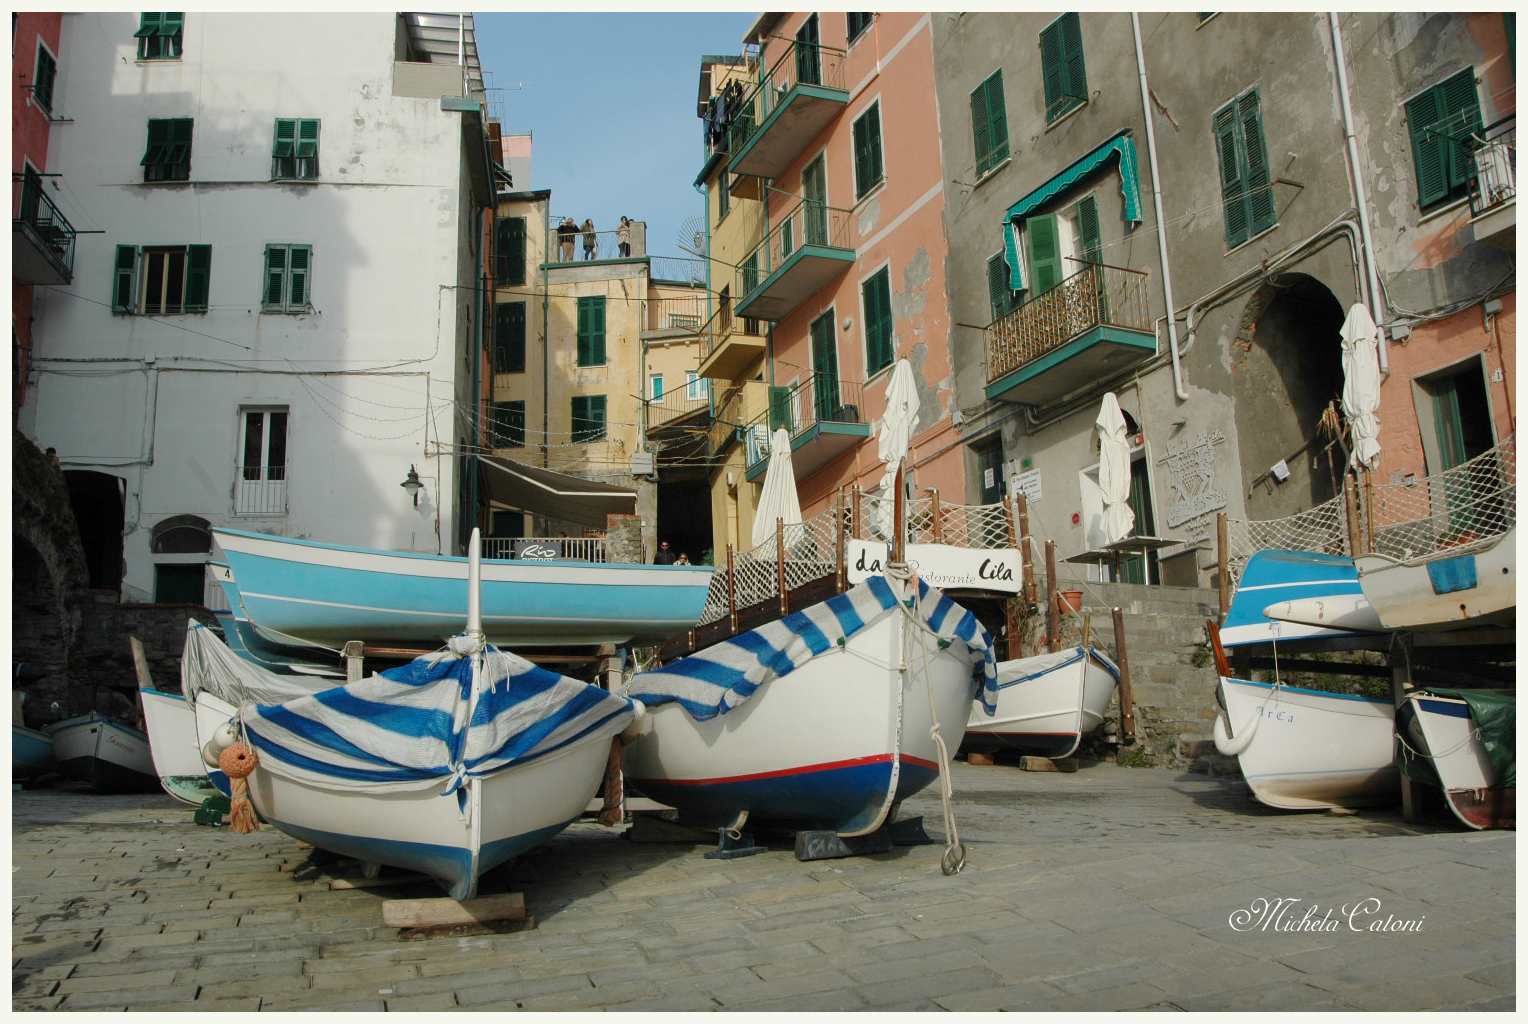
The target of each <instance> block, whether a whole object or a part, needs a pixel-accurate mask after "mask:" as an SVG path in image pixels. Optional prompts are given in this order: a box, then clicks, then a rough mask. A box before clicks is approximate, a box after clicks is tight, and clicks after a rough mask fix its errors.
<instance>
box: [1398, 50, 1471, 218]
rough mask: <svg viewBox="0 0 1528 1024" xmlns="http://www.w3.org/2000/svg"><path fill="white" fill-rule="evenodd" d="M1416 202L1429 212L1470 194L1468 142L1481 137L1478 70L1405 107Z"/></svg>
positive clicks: (1459, 74) (1423, 95)
mask: <svg viewBox="0 0 1528 1024" xmlns="http://www.w3.org/2000/svg"><path fill="white" fill-rule="evenodd" d="M1406 120H1407V122H1408V123H1409V125H1410V128H1411V157H1412V159H1413V160H1414V161H1415V162H1416V169H1417V200H1418V204H1419V205H1420V206H1421V208H1422V209H1424V210H1426V209H1428V208H1430V207H1433V206H1439V205H1441V204H1443V203H1449V202H1453V201H1454V200H1455V199H1462V198H1464V197H1465V196H1467V195H1468V194H1469V188H1470V177H1471V175H1472V174H1473V173H1474V170H1475V161H1474V159H1473V158H1472V155H1471V152H1470V147H1469V141H1470V136H1471V135H1472V134H1475V133H1477V132H1479V131H1480V128H1481V119H1480V99H1479V97H1478V96H1477V95H1476V92H1475V69H1474V68H1466V69H1464V70H1463V71H1461V72H1459V73H1458V74H1457V75H1455V76H1454V77H1452V78H1450V79H1449V80H1448V81H1446V82H1442V83H1439V84H1438V85H1435V86H1433V87H1432V88H1431V89H1428V90H1427V91H1426V92H1424V93H1422V95H1420V96H1417V97H1416V98H1414V99H1412V100H1410V101H1409V102H1408V103H1407V104H1406Z"/></svg>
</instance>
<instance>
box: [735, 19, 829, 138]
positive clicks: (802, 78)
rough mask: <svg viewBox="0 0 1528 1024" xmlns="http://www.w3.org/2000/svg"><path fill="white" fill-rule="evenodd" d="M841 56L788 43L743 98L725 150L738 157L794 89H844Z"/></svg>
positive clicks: (811, 46)
mask: <svg viewBox="0 0 1528 1024" xmlns="http://www.w3.org/2000/svg"><path fill="white" fill-rule="evenodd" d="M844 54H845V51H843V50H837V49H834V48H833V47H830V46H821V45H816V44H807V43H801V42H796V41H792V42H791V43H790V44H789V45H788V46H787V47H786V48H785V50H784V51H783V52H782V53H781V55H780V58H779V59H778V60H776V61H775V62H774V64H772V65H770V68H769V70H768V71H766V72H765V73H764V74H763V75H762V76H760V79H759V81H758V83H757V84H755V85H754V87H753V88H752V89H750V90H749V91H748V92H747V93H746V94H745V95H744V96H743V103H742V110H741V111H740V112H739V113H738V114H737V115H735V116H734V117H733V118H732V121H731V124H730V125H729V126H728V129H727V146H728V150H729V151H730V152H732V153H738V152H740V151H741V150H742V148H743V147H744V146H745V145H747V143H748V140H749V139H751V138H752V137H753V135H754V133H755V132H757V131H758V130H759V128H760V126H762V125H763V124H764V122H765V121H767V120H769V115H770V114H773V113H774V112H775V110H776V109H777V108H778V107H779V106H780V105H781V104H782V103H783V102H784V101H785V99H786V97H788V96H789V95H790V92H791V90H792V89H794V88H795V87H796V86H798V85H822V86H827V87H828V88H830V89H844V88H846V86H845V85H844Z"/></svg>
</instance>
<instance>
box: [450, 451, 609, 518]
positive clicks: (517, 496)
mask: <svg viewBox="0 0 1528 1024" xmlns="http://www.w3.org/2000/svg"><path fill="white" fill-rule="evenodd" d="M478 465H479V466H480V467H481V477H480V479H481V480H482V482H483V487H484V490H485V491H486V492H487V494H488V498H489V500H490V501H492V502H493V503H494V504H495V505H507V506H508V507H510V508H518V509H524V510H525V511H526V512H534V513H536V514H537V515H543V516H550V517H552V518H553V519H561V520H562V521H564V522H568V523H577V524H578V525H579V526H588V527H592V528H594V529H598V530H603V529H605V525H606V523H605V517H606V516H610V515H625V516H630V515H636V512H637V492H636V491H634V490H632V489H631V488H629V487H616V486H614V485H613V484H602V483H599V482H598V481H596V480H584V479H582V478H581V477H576V476H568V475H567V474H566V473H558V472H555V471H553V470H550V469H542V468H541V467H539V466H527V465H526V464H525V463H523V462H516V461H515V460H514V459H504V458H499V457H497V456H493V455H479V456H478Z"/></svg>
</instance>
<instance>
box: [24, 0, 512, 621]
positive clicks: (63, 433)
mask: <svg viewBox="0 0 1528 1024" xmlns="http://www.w3.org/2000/svg"><path fill="white" fill-rule="evenodd" d="M59 49H60V56H59V61H58V73H57V82H56V87H55V102H54V107H53V110H54V116H55V117H56V118H61V119H63V120H61V121H59V122H58V123H56V124H55V125H54V130H53V135H52V146H53V147H54V148H53V151H52V158H51V160H50V163H51V165H52V166H51V168H50V169H51V170H52V171H55V172H57V174H58V175H59V176H58V177H56V178H53V179H52V181H54V182H55V183H57V184H58V186H59V187H57V188H55V189H54V190H53V191H54V194H56V195H58V196H59V197H60V199H59V205H60V206H61V207H66V208H67V213H68V215H69V216H70V219H71V221H72V222H73V224H74V225H75V227H77V228H79V229H80V232H81V233H80V235H79V237H78V241H77V250H76V255H75V264H74V276H73V280H72V282H71V283H70V284H68V285H65V286H58V287H48V288H39V289H38V294H37V301H36V313H35V324H34V331H35V343H34V349H35V351H34V356H35V358H34V364H33V369H32V372H31V374H30V377H29V380H28V382H27V384H28V388H29V389H30V390H29V394H28V396H27V403H26V405H25V408H24V412H23V418H22V422H21V428H22V430H23V432H25V433H26V434H28V435H29V436H31V437H32V438H34V439H35V441H36V442H37V444H38V445H39V446H41V447H53V448H56V449H57V451H58V456H59V458H60V459H61V460H62V464H63V468H64V469H65V471H66V475H67V479H68V480H69V483H70V491H71V497H72V499H73V502H74V505H75V508H76V511H77V514H78V518H80V519H81V523H80V526H81V533H82V535H83V538H84V541H85V547H86V551H87V557H88V559H89V560H90V562H91V577H92V586H105V587H107V588H108V589H109V588H112V587H115V586H116V585H117V584H118V583H120V586H121V591H122V595H123V598H124V599H127V600H162V601H163V600H193V601H195V600H200V598H201V594H202V586H203V579H202V574H203V569H202V563H203V562H205V560H206V557H207V555H206V552H207V550H208V548H207V534H206V531H207V529H208V528H209V527H212V526H228V527H233V528H236V529H245V530H253V531H259V532H265V533H272V534H278V535H282V536H289V537H298V538H307V539H312V540H318V541H324V542H331V543H338V544H348V545H358V546H367V547H380V548H391V549H399V550H413V551H425V552H435V551H443V552H447V553H454V552H456V551H457V550H458V542H459V535H460V533H461V531H462V529H463V523H464V522H465V523H466V524H467V525H468V527H470V522H471V520H472V515H471V514H470V512H468V511H464V510H465V509H466V508H467V507H468V506H467V504H466V503H468V502H470V501H471V500H472V497H473V495H472V493H471V491H470V489H469V488H467V487H466V486H465V485H464V484H463V483H462V482H461V481H460V480H459V478H458V477H459V474H458V471H457V469H456V457H455V456H454V455H453V452H454V451H455V450H457V448H458V446H459V445H460V444H461V443H463V442H464V441H468V440H469V439H470V438H472V437H473V436H474V433H475V429H476V423H477V416H476V414H475V413H474V411H473V405H474V395H475V394H477V393H478V390H479V389H480V387H481V381H480V379H479V376H480V374H479V371H478V370H477V367H478V366H480V365H481V338H480V330H481V324H482V322H483V310H484V309H485V308H486V306H485V303H486V298H485V294H484V291H483V280H482V270H483V267H484V260H483V257H482V251H481V246H482V244H483V237H484V235H483V229H484V226H485V224H491V219H490V220H486V221H485V217H487V218H491V216H492V207H493V191H494V186H493V181H492V170H493V163H494V161H495V160H497V159H499V158H498V156H497V154H495V153H491V151H490V144H489V141H488V133H487V131H486V123H485V122H486V120H487V118H486V113H485V109H484V93H483V82H482V76H481V71H480V68H479V66H478V62H477V53H476V44H475V42H474V37H473V26H472V16H471V15H470V14H469V15H466V16H465V17H461V18H459V17H458V16H457V15H454V14H453V15H431V14H393V13H385V12H384V13H347V14H299V15H294V14H282V15H270V14H220V13H201V12H189V13H186V14H184V15H176V14H168V15H166V14H152V13H145V14H139V13H126V12H114V13H104V14H101V13H98V14H66V15H65V16H64V22H63V32H62V40H61V45H60V48H59ZM91 232H95V233H91ZM411 468H412V469H413V470H414V471H415V472H417V474H418V478H419V481H420V482H421V483H422V484H423V489H422V490H420V491H419V492H418V494H417V499H416V498H414V497H411V495H410V492H409V490H407V489H405V488H402V487H400V486H399V485H400V484H401V483H402V482H404V480H405V478H406V477H407V476H408V474H409V472H410V470H411ZM118 537H120V539H117V538H118ZM114 556H117V557H114ZM119 565H120V568H118V566H119Z"/></svg>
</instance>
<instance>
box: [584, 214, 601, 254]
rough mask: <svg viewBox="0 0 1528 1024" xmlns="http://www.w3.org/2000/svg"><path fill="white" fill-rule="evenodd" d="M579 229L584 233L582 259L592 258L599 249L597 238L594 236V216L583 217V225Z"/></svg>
mask: <svg viewBox="0 0 1528 1024" xmlns="http://www.w3.org/2000/svg"><path fill="white" fill-rule="evenodd" d="M581 230H582V231H583V233H584V259H586V260H592V259H594V256H595V254H596V253H598V252H599V251H600V243H599V239H597V238H595V237H594V218H593V217H585V218H584V226H583V228H582V229H581Z"/></svg>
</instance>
